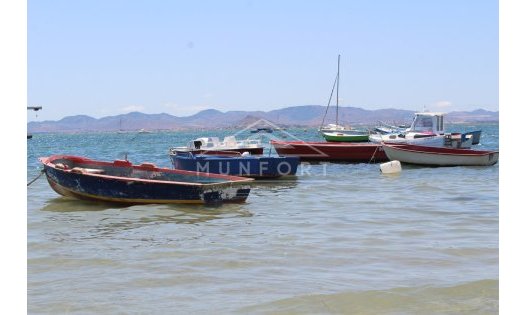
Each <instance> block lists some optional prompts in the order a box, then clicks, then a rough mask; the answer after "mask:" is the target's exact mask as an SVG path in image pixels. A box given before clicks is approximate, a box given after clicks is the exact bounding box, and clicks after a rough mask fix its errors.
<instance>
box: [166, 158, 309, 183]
mask: <svg viewBox="0 0 526 315" xmlns="http://www.w3.org/2000/svg"><path fill="white" fill-rule="evenodd" d="M170 159H171V160H172V164H173V167H174V169H180V170H186V171H195V172H199V173H202V172H204V173H217V174H226V175H235V176H244V177H252V178H277V177H281V176H287V175H295V174H296V171H297V169H298V164H299V163H300V160H299V158H298V157H277V156H254V155H250V154H248V153H243V154H240V153H238V152H223V153H222V154H218V155H207V154H193V153H191V152H185V151H183V152H181V151H176V152H174V153H172V154H170Z"/></svg>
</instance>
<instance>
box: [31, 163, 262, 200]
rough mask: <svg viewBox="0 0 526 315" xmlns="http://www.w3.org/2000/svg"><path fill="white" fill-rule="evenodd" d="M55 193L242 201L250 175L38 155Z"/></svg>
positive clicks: (110, 197)
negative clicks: (237, 175)
mask: <svg viewBox="0 0 526 315" xmlns="http://www.w3.org/2000/svg"><path fill="white" fill-rule="evenodd" d="M39 160H40V161H41V162H42V164H43V165H44V172H45V173H46V176H47V180H48V182H49V185H50V186H51V188H53V190H55V191H56V192H57V193H58V194H60V195H64V196H68V197H73V198H77V199H83V200H94V201H106V202H116V203H124V204H148V203H196V204H211V203H212V204H216V203H222V202H244V201H245V200H246V199H247V197H248V195H249V193H250V186H249V185H248V183H249V182H250V181H252V180H253V179H250V178H243V177H236V176H229V175H220V174H204V173H196V172H190V171H183V170H171V169H167V168H158V167H156V166H155V165H154V164H151V163H143V164H140V165H132V163H131V162H129V161H123V160H116V161H114V162H102V161H94V160H90V159H87V158H84V157H78V156H68V155H54V156H51V157H42V158H40V159H39Z"/></svg>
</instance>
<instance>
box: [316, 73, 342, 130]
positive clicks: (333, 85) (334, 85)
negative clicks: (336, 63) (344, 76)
mask: <svg viewBox="0 0 526 315" xmlns="http://www.w3.org/2000/svg"><path fill="white" fill-rule="evenodd" d="M336 81H338V75H336V78H335V79H334V83H333V84H332V91H331V96H329V101H328V102H327V107H326V108H325V115H323V120H322V121H321V125H320V129H321V128H322V127H323V124H324V123H325V117H327V112H328V111H329V105H330V104H331V100H332V94H333V93H334V88H335V87H336Z"/></svg>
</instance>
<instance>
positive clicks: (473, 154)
mask: <svg viewBox="0 0 526 315" xmlns="http://www.w3.org/2000/svg"><path fill="white" fill-rule="evenodd" d="M382 147H383V149H384V151H385V154H386V155H387V157H388V158H389V159H390V160H398V161H400V162H403V163H410V164H420V165H432V166H489V165H493V164H495V163H497V162H498V160H499V151H476V150H471V149H452V148H445V147H428V146H419V145H410V144H386V143H384V144H383V145H382Z"/></svg>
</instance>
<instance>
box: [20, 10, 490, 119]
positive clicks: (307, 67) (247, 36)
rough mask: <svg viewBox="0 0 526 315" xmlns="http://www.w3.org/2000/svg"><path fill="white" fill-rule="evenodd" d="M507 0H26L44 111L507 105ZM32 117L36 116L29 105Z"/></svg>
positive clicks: (31, 88) (33, 85) (36, 101)
mask: <svg viewBox="0 0 526 315" xmlns="http://www.w3.org/2000/svg"><path fill="white" fill-rule="evenodd" d="M498 48H499V47H498V1H475V0H472V1H470V0H463V1H458V0H429V1H422V0H413V1H400V0H397V1H392V0H383V1H382V0H378V1H270V0H266V1H169V0H164V1H161V0H152V1H139V0H137V1H131V0H128V1H117V0H111V1H97V0H89V1H77V0H76V1H71V0H68V1H35V0H29V1H28V103H29V105H41V106H43V107H44V110H43V111H41V112H39V113H38V118H37V120H44V119H60V118H62V117H64V116H69V115H77V114H86V115H90V116H94V117H101V116H106V115H116V114H122V113H126V112H129V111H135V110H137V111H141V112H145V113H160V112H166V113H169V114H173V115H177V116H186V115H190V114H194V113H196V112H198V111H200V110H202V109H207V108H216V109H219V110H223V111H226V110H265V111H266V110H271V109H276V108H282V107H287V106H294V105H306V104H320V105H326V103H327V100H328V97H329V94H330V90H331V87H332V83H333V80H334V77H335V75H336V70H337V69H336V62H337V55H338V54H341V55H342V60H341V68H340V73H341V75H340V76H341V80H340V104H342V105H344V106H358V107H363V108H366V109H378V108H400V109H417V110H420V109H422V108H423V107H424V106H426V107H427V108H428V109H437V110H442V111H453V110H472V109H476V108H484V109H489V110H498ZM28 119H29V120H35V114H34V113H33V112H28Z"/></svg>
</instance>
